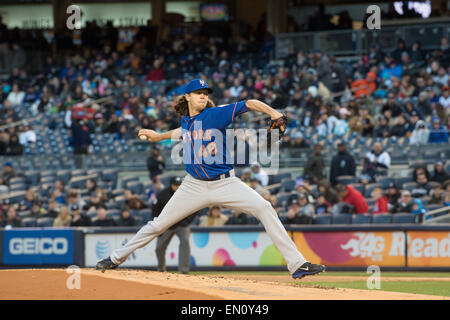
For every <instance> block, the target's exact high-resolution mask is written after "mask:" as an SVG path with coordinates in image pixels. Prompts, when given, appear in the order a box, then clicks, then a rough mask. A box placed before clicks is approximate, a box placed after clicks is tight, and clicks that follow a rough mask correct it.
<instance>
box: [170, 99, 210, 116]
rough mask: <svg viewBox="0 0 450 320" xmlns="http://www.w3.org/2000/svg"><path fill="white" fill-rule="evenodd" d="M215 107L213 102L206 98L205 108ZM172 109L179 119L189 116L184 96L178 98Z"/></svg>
mask: <svg viewBox="0 0 450 320" xmlns="http://www.w3.org/2000/svg"><path fill="white" fill-rule="evenodd" d="M215 106H216V105H215V104H214V102H213V101H212V100H211V99H210V98H208V103H207V104H206V108H213V107H215ZM174 108H175V111H176V112H177V113H178V114H179V115H180V116H181V117H183V116H187V115H189V107H188V101H187V100H186V97H185V96H179V97H178V98H177V99H176V101H175V105H174Z"/></svg>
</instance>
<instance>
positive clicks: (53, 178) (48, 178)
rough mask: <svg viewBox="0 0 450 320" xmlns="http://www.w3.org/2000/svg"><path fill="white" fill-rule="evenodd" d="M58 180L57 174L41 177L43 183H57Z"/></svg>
mask: <svg viewBox="0 0 450 320" xmlns="http://www.w3.org/2000/svg"><path fill="white" fill-rule="evenodd" d="M55 182H56V176H45V177H41V181H40V183H41V184H48V183H55Z"/></svg>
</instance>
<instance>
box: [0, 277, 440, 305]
mask: <svg viewBox="0 0 450 320" xmlns="http://www.w3.org/2000/svg"><path fill="white" fill-rule="evenodd" d="M71 276H73V274H68V273H67V272H66V270H65V269H26V270H0V283H1V284H2V285H1V286H0V299H1V300H6V299H9V300H34V299H44V300H53V299H58V300H91V299H113V300H114V299H121V300H222V299H225V300H334V299H339V300H342V299H345V300H386V299H387V300H397V299H401V300H410V299H421V300H423V299H439V300H441V299H445V297H439V296H431V295H418V294H407V293H397V292H387V291H378V290H373V291H372V290H370V291H369V290H355V289H324V288H313V287H312V288H309V287H299V286H296V285H295V284H294V285H293V284H292V283H286V282H284V281H285V280H286V279H287V278H282V280H280V279H279V278H278V279H277V278H276V277H274V278H269V277H265V278H261V277H258V276H257V275H255V276H254V277H253V276H245V278H243V277H239V276H236V277H234V276H233V275H227V276H206V275H182V274H172V273H160V272H155V271H137V270H127V269H120V270H110V271H107V272H105V273H101V272H99V271H96V270H93V269H82V270H81V274H80V278H79V279H80V281H79V284H80V288H79V289H68V286H67V284H68V282H69V287H70V279H69V277H71ZM316 277H318V276H316ZM319 277H320V276H319ZM312 278H313V279H318V278H314V277H312ZM68 279H69V281H68ZM72 279H73V278H72ZM307 279H308V278H305V279H304V280H305V281H304V280H299V281H298V283H299V284H303V283H304V284H307V283H308V281H307ZM72 283H75V282H72Z"/></svg>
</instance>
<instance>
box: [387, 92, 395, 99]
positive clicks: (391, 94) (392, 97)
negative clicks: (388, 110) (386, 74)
mask: <svg viewBox="0 0 450 320" xmlns="http://www.w3.org/2000/svg"><path fill="white" fill-rule="evenodd" d="M387 97H388V99H394V98H395V94H393V93H392V92H390V93H388V95H387Z"/></svg>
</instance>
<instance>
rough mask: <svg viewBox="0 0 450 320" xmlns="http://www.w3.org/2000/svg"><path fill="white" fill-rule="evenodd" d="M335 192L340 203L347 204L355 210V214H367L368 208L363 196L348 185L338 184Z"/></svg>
mask: <svg viewBox="0 0 450 320" xmlns="http://www.w3.org/2000/svg"><path fill="white" fill-rule="evenodd" d="M335 190H336V192H337V194H338V196H339V198H340V199H341V202H345V203H348V204H350V205H352V206H353V207H354V208H355V213H368V212H369V206H368V205H367V202H366V200H365V199H364V197H363V195H362V194H361V193H360V192H359V191H358V190H355V188H353V187H352V186H350V185H346V186H345V185H342V184H338V185H336V187H335Z"/></svg>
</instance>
